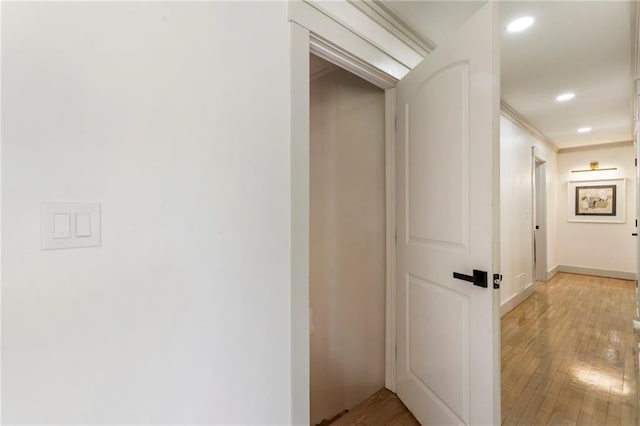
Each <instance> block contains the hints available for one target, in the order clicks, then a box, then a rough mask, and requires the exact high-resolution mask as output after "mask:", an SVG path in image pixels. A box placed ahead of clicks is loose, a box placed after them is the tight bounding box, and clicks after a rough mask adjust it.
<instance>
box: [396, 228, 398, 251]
mask: <svg viewBox="0 0 640 426" xmlns="http://www.w3.org/2000/svg"><path fill="white" fill-rule="evenodd" d="M396 247H398V230H397V229H396Z"/></svg>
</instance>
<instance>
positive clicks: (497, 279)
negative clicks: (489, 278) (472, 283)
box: [493, 274, 502, 289]
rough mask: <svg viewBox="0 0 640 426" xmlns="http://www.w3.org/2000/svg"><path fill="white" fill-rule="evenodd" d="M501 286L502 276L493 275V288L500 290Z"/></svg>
mask: <svg viewBox="0 0 640 426" xmlns="http://www.w3.org/2000/svg"><path fill="white" fill-rule="evenodd" d="M500 284H502V275H501V274H493V288H496V289H498V288H500Z"/></svg>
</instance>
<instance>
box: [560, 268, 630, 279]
mask: <svg viewBox="0 0 640 426" xmlns="http://www.w3.org/2000/svg"><path fill="white" fill-rule="evenodd" d="M557 270H558V272H568V273H570V274H581V275H593V276H594V277H606V278H617V279H620V280H631V281H633V280H635V279H636V274H635V273H634V272H624V271H609V270H607V269H598V268H585V267H582V266H570V265H558V266H557Z"/></svg>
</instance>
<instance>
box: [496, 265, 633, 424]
mask: <svg viewBox="0 0 640 426" xmlns="http://www.w3.org/2000/svg"><path fill="white" fill-rule="evenodd" d="M634 297H635V291H634V283H633V282H632V281H625V280H617V279H610V278H599V277H591V276H586V275H573V274H565V273H558V274H557V275H556V276H555V277H554V278H553V279H551V280H550V281H548V282H547V283H540V284H538V286H537V288H536V291H535V293H534V294H533V295H531V296H530V297H529V298H528V299H527V300H525V301H524V302H523V303H522V304H520V305H519V306H518V307H517V308H515V309H514V310H513V311H511V312H509V313H508V314H507V315H505V316H504V317H503V318H502V321H501V322H502V423H503V425H515V424H520V425H529V424H554V425H558V424H563V425H564V424H578V425H590V424H607V425H610V424H611V425H614V424H622V425H632V424H635V400H636V390H635V388H636V382H635V377H634V363H633V352H632V351H633V345H634V335H633V329H632V320H633V318H634Z"/></svg>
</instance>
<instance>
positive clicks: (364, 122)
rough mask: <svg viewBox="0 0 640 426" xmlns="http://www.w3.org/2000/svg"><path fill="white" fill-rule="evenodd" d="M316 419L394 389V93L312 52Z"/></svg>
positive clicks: (311, 288)
mask: <svg viewBox="0 0 640 426" xmlns="http://www.w3.org/2000/svg"><path fill="white" fill-rule="evenodd" d="M309 66H310V69H309V71H310V98H309V99H310V134H309V140H310V150H309V167H310V181H309V191H310V192H309V194H310V197H309V201H310V215H309V220H310V223H309V228H310V234H309V238H310V240H309V306H310V330H309V333H310V334H309V340H310V397H311V401H310V420H311V424H319V423H321V422H323V421H325V423H326V422H327V421H328V420H329V419H335V418H336V417H337V416H339V415H340V414H341V413H344V412H345V411H346V410H349V409H352V408H353V407H355V406H356V405H358V404H359V403H361V402H363V401H365V400H366V399H367V398H369V397H370V396H371V395H373V394H375V393H376V392H378V391H379V390H381V389H383V388H384V385H385V324H386V317H385V304H386V198H385V93H384V90H382V89H380V88H378V87H376V86H374V85H373V84H371V83H369V82H367V81H365V80H363V79H361V78H360V77H358V76H356V75H354V74H352V73H350V72H348V71H346V70H344V69H342V68H339V67H337V66H336V65H334V64H332V63H330V62H328V61H325V60H324V59H321V58H319V57H317V56H315V55H310V63H309Z"/></svg>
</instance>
